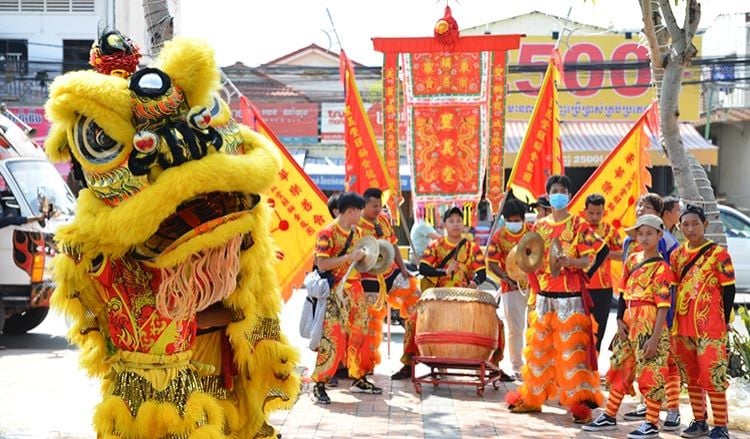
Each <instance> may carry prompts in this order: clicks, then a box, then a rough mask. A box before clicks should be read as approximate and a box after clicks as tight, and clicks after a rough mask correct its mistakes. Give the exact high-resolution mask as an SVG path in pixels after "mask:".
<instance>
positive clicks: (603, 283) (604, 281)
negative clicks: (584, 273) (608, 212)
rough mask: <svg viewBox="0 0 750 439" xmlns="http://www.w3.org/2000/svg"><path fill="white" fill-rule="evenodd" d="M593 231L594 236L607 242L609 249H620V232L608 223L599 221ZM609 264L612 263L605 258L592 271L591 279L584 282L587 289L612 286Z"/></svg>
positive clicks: (613, 250)
mask: <svg viewBox="0 0 750 439" xmlns="http://www.w3.org/2000/svg"><path fill="white" fill-rule="evenodd" d="M592 227H593V226H592ZM594 233H596V236H598V237H599V238H601V239H602V241H604V243H605V244H607V247H609V251H611V252H616V251H621V250H622V240H621V239H620V234H619V233H618V232H617V231H616V230H615V228H614V227H612V226H611V225H610V224H609V223H605V222H603V221H602V222H600V223H599V225H598V226H596V227H595V228H594ZM611 265H612V263H611V261H610V259H609V258H606V259H605V260H604V262H602V265H601V266H600V267H599V268H598V269H597V270H596V272H594V275H593V276H591V279H589V282H588V283H587V284H586V288H588V289H589V290H603V289H607V288H612V287H613V286H614V285H613V282H612V271H611V269H612V268H611Z"/></svg>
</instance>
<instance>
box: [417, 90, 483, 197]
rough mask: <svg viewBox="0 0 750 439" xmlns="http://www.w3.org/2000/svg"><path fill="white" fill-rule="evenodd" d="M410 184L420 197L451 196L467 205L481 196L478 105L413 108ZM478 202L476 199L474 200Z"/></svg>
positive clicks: (479, 114) (479, 115) (480, 114)
mask: <svg viewBox="0 0 750 439" xmlns="http://www.w3.org/2000/svg"><path fill="white" fill-rule="evenodd" d="M411 112H412V115H411V119H412V120H413V121H414V131H413V135H414V144H415V145H419V148H418V149H417V148H415V149H414V150H412V151H411V153H412V160H411V165H412V175H416V176H417V178H416V179H415V180H416V181H415V182H414V183H413V184H412V186H414V187H415V188H416V193H417V194H419V196H420V197H436V198H438V197H442V196H444V195H445V194H452V196H457V197H458V199H461V200H464V201H470V200H472V199H473V197H475V196H476V194H477V193H481V190H482V187H481V178H480V177H479V176H480V175H483V172H482V171H483V167H482V166H481V164H482V153H481V152H480V151H481V148H480V145H479V142H480V130H481V125H480V117H481V116H482V113H481V109H480V108H479V106H478V105H472V106H469V105H460V106H459V105H455V106H439V107H426V106H424V107H422V106H420V107H413V108H411ZM476 201H478V196H477V198H476Z"/></svg>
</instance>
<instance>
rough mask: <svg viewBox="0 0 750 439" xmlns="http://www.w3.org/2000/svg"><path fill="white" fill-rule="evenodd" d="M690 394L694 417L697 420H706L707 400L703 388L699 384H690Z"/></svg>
mask: <svg viewBox="0 0 750 439" xmlns="http://www.w3.org/2000/svg"><path fill="white" fill-rule="evenodd" d="M688 395H689V396H690V407H691V408H692V409H693V418H694V419H695V420H696V421H705V420H706V400H705V399H704V398H703V389H701V388H700V387H698V386H688Z"/></svg>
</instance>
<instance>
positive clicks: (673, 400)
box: [666, 374, 680, 410]
mask: <svg viewBox="0 0 750 439" xmlns="http://www.w3.org/2000/svg"><path fill="white" fill-rule="evenodd" d="M666 390H667V408H668V409H670V410H679V409H680V375H677V376H676V377H675V376H673V375H672V374H670V375H669V376H668V377H667V389H666Z"/></svg>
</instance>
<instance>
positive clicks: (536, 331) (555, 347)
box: [506, 175, 607, 423]
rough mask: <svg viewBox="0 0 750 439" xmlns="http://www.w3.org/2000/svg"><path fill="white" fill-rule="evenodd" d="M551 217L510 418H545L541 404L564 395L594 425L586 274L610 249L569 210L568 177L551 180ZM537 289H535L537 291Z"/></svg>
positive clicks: (595, 380) (577, 415) (599, 399)
mask: <svg viewBox="0 0 750 439" xmlns="http://www.w3.org/2000/svg"><path fill="white" fill-rule="evenodd" d="M546 189H547V193H548V194H549V199H550V204H551V206H552V215H550V216H548V217H545V218H542V219H541V220H539V221H538V222H537V223H536V224H535V226H534V230H535V231H536V232H537V233H539V235H541V237H542V239H543V240H544V257H543V261H544V262H543V265H542V267H541V268H539V269H538V270H537V271H536V272H535V273H531V274H530V275H529V282H530V283H531V284H532V285H533V288H534V290H535V291H537V294H536V304H535V308H534V310H533V311H531V313H530V318H529V320H530V323H531V325H530V328H529V330H528V331H527V338H526V346H527V348H526V351H525V360H526V365H525V366H524V367H523V369H522V370H521V376H522V378H523V384H522V385H521V387H520V388H519V390H518V391H513V392H509V393H508V395H507V397H506V401H507V402H508V406H509V408H510V410H511V412H514V413H529V412H540V411H541V410H542V404H544V402H545V401H547V399H549V398H553V397H554V396H555V395H557V394H558V392H559V398H560V403H561V404H562V405H563V406H564V407H566V408H567V409H568V410H569V411H570V413H571V414H572V415H573V417H574V420H575V421H576V422H578V423H587V422H589V421H590V420H591V409H592V408H594V407H598V406H601V405H602V404H603V402H604V398H603V396H602V393H601V392H600V391H599V374H598V372H597V371H596V351H595V349H594V348H595V346H594V334H593V333H592V321H591V318H590V316H589V311H590V309H591V306H592V303H591V298H590V297H588V294H587V292H586V291H585V280H586V279H585V278H586V275H585V274H584V272H583V270H585V269H586V268H587V267H590V266H592V267H593V269H590V270H589V272H591V270H595V269H596V267H597V266H598V265H599V264H600V263H601V260H603V258H604V257H606V253H607V252H606V250H605V249H606V246H605V245H604V243H603V242H602V241H601V240H600V239H599V238H597V237H596V235H595V234H594V232H593V230H592V229H591V226H589V225H588V224H587V223H586V221H585V220H584V219H583V218H581V217H579V216H575V215H571V214H570V212H568V210H567V206H568V203H569V202H570V194H571V192H572V183H571V181H570V179H569V178H568V177H566V176H564V175H552V176H550V177H549V178H548V179H547V183H546ZM555 239H556V240H557V241H558V242H559V247H560V249H559V250H560V253H559V254H560V256H559V257H558V260H559V263H560V266H561V267H562V268H561V270H560V272H559V273H558V274H557V275H553V273H552V271H551V267H550V264H549V254H550V250H551V248H552V244H553V240H555ZM534 284H535V285H534Z"/></svg>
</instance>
